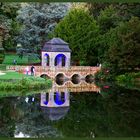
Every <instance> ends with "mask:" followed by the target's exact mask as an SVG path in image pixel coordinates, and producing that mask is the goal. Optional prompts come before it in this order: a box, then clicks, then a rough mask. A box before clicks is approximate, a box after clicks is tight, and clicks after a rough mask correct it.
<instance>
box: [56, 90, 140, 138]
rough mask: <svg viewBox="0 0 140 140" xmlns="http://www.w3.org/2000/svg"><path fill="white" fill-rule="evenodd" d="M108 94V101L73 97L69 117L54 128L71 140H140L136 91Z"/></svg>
mask: <svg viewBox="0 0 140 140" xmlns="http://www.w3.org/2000/svg"><path fill="white" fill-rule="evenodd" d="M104 92H105V91H104ZM106 92H107V90H106ZM109 92H110V94H111V92H112V94H113V95H112V96H108V98H103V97H101V96H100V95H99V94H96V93H95V94H92V95H91V93H85V94H74V95H73V94H72V95H71V96H72V97H71V108H70V112H69V114H68V115H67V116H66V117H65V118H64V120H60V121H59V122H57V123H56V124H55V126H56V127H57V128H58V129H60V130H62V132H63V135H65V136H71V137H90V136H91V135H92V136H93V135H94V134H95V136H100V137H101V136H103V137H107V136H113V137H116V136H125V137H127V136H140V125H138V124H140V120H139V118H140V111H139V106H140V94H139V93H138V91H133V90H124V89H120V88H114V87H113V88H112V89H109Z"/></svg>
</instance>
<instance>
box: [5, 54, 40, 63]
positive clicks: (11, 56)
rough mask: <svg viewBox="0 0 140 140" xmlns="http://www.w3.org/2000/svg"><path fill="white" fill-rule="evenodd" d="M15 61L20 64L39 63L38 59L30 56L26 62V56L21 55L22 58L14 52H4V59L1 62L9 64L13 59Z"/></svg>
mask: <svg viewBox="0 0 140 140" xmlns="http://www.w3.org/2000/svg"><path fill="white" fill-rule="evenodd" d="M14 59H15V60H16V61H17V64H18V65H22V64H31V63H39V62H40V60H39V59H36V58H31V59H30V60H29V62H28V56H23V58H22V59H21V58H19V56H18V55H16V54H6V55H5V59H4V61H3V64H11V65H13V60H14Z"/></svg>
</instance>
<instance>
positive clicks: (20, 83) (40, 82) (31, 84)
mask: <svg viewBox="0 0 140 140" xmlns="http://www.w3.org/2000/svg"><path fill="white" fill-rule="evenodd" d="M50 86H51V80H48V79H47V80H46V79H43V78H40V77H24V78H23V79H21V80H15V82H14V83H13V82H10V81H2V82H0V90H12V89H14V90H21V89H46V88H49V87H50Z"/></svg>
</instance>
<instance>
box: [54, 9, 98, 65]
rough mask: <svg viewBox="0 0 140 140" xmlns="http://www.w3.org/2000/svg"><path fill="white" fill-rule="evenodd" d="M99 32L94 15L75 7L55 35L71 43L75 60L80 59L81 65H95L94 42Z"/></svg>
mask: <svg viewBox="0 0 140 140" xmlns="http://www.w3.org/2000/svg"><path fill="white" fill-rule="evenodd" d="M98 34H99V26H98V25H97V23H96V21H95V20H94V19H93V17H92V16H90V15H89V13H88V12H87V11H85V10H82V9H74V10H72V11H70V12H69V13H68V15H67V16H66V17H65V18H64V19H63V20H62V21H61V22H60V23H59V24H58V25H57V26H56V28H55V30H54V33H53V36H55V37H60V38H62V39H63V40H65V41H67V42H68V43H69V44H70V48H71V49H72V60H73V61H80V64H81V65H93V64H96V63H97V59H96V58H97V57H96V54H97V52H96V49H95V48H96V44H95V43H94V42H95V40H96V37H97V36H98ZM91 60H92V62H91Z"/></svg>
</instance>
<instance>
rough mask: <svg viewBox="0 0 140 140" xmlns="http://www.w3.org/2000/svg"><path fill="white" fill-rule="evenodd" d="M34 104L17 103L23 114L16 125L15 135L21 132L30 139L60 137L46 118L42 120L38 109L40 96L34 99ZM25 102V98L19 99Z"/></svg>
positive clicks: (41, 114)
mask: <svg viewBox="0 0 140 140" xmlns="http://www.w3.org/2000/svg"><path fill="white" fill-rule="evenodd" d="M35 99H36V101H35V102H29V103H25V104H24V105H23V103H22V102H19V103H18V106H20V107H21V108H20V109H21V110H22V111H23V112H24V115H23V117H22V118H21V120H20V121H18V122H17V123H16V125H17V130H16V133H17V134H18V133H19V132H22V133H23V134H26V135H29V136H30V137H34V138H38V137H58V136H61V134H60V133H58V131H57V129H55V128H53V127H52V125H51V124H52V122H51V121H50V120H48V119H47V118H44V116H43V113H42V111H41V109H40V95H39V97H36V98H35ZM21 100H23V101H24V100H25V98H23V99H21Z"/></svg>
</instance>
